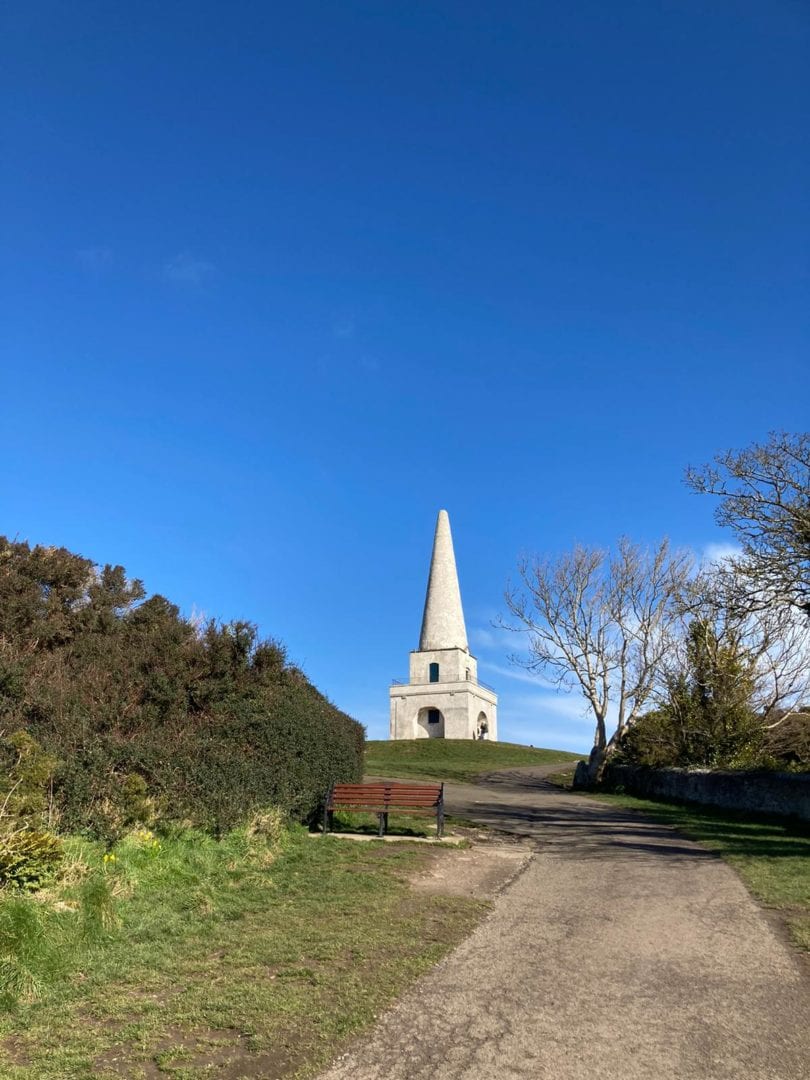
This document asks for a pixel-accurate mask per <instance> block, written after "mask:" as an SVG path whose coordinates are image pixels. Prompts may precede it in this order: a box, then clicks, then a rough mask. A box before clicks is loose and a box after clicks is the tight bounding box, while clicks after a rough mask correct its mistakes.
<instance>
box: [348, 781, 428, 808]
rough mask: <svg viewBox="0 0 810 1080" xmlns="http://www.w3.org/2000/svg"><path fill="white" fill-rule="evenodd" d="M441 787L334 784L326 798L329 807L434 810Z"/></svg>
mask: <svg viewBox="0 0 810 1080" xmlns="http://www.w3.org/2000/svg"><path fill="white" fill-rule="evenodd" d="M443 786H444V785H443V784H384V783H375V784H335V785H334V787H333V788H332V791H331V792H330V794H329V804H330V805H331V806H344V807H346V808H349V807H360V806H362V807H375V808H377V807H379V808H380V809H383V810H384V809H386V808H387V807H392V806H395V807H398V808H400V809H408V808H410V807H413V809H415V810H416V809H421V808H428V807H434V806H438V805H439V803H440V802H441V801H442V788H443Z"/></svg>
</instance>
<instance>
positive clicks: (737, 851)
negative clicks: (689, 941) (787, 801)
mask: <svg viewBox="0 0 810 1080" xmlns="http://www.w3.org/2000/svg"><path fill="white" fill-rule="evenodd" d="M555 779H559V778H555ZM576 794H579V793H578V792H577V793H576ZM586 797H587V798H596V799H599V800H600V801H601V802H609V803H613V804H614V805H615V806H621V807H624V808H626V809H628V810H639V811H643V812H644V813H645V814H646V815H647V816H648V817H651V818H655V820H656V821H660V822H662V823H664V824H666V825H671V826H672V827H673V828H675V829H677V830H678V832H680V833H682V834H683V835H684V836H687V837H689V839H690V840H697V841H698V842H699V843H700V844H702V845H703V847H706V848H709V849H711V850H712V851H716V852H717V854H718V855H720V857H721V858H722V859H724V860H725V861H726V862H727V863H728V864H729V865H730V866H733V867H734V869H735V870H736V871H737V873H738V874H739V875H740V877H741V878H742V880H743V881H744V882H745V884H746V885H747V887H748V889H749V890H750V891H751V893H752V894H753V895H754V896H755V897H756V898H757V900H759V901H760V902H761V903H762V904H763V905H765V906H766V907H768V908H771V909H773V910H774V911H776V912H777V913H778V914H779V916H780V917H781V918H782V920H783V921H784V923H785V924H786V926H787V928H788V930H789V932H790V935H791V937H792V939H793V941H794V942H795V943H796V944H797V945H798V946H800V947H801V948H802V949H806V950H810V827H808V826H807V825H805V824H803V823H802V822H798V821H796V822H794V821H786V820H782V819H780V818H775V817H764V816H763V817H757V816H754V815H751V814H742V813H739V814H738V813H735V812H733V811H731V810H721V809H715V808H713V807H706V806H692V805H686V804H682V803H668V802H659V801H658V800H652V799H640V798H637V797H636V796H635V795H625V794H621V795H620V794H607V793H605V794H603V793H601V792H600V793H598V794H594V795H591V794H586Z"/></svg>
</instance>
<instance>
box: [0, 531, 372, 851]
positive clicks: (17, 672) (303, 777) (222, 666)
mask: <svg viewBox="0 0 810 1080" xmlns="http://www.w3.org/2000/svg"><path fill="white" fill-rule="evenodd" d="M0 723H2V726H3V728H4V729H5V730H6V731H13V730H19V731H20V732H22V735H21V736H20V745H19V746H15V745H8V746H6V747H5V749H3V746H1V745H0V754H5V758H6V761H5V766H6V768H5V770H4V775H5V776H6V777H9V776H11V770H12V769H13V768H16V769H17V771H18V773H20V772H21V770H22V771H24V769H25V768H27V769H28V773H30V774H31V776H30V777H29V781H30V782H29V781H26V784H27V785H28V787H30V788H36V785H37V784H38V783H39V784H40V787H39V788H37V792H38V794H37V793H35V794H34V796H33V800H34V803H36V806H37V807H39V812H42V811H43V809H44V806H45V802H44V801H43V800H44V798H45V789H44V788H43V787H42V784H41V781H42V780H43V778H44V776H45V774H48V782H47V803H48V810H49V813H51V814H52V815H56V816H57V817H58V821H59V825H60V827H61V828H62V829H68V830H83V831H86V832H89V833H92V834H94V835H97V836H101V837H104V838H106V839H108V840H113V839H115V838H116V837H118V836H120V835H121V834H122V833H123V832H124V831H126V830H127V829H128V828H130V827H131V826H132V825H133V824H135V823H142V824H149V823H150V822H153V821H155V820H164V821H165V820H176V821H186V822H188V823H190V824H194V825H197V826H201V827H204V828H208V829H212V830H214V831H222V830H225V829H228V828H230V827H232V826H233V825H234V824H236V823H237V822H238V821H240V820H242V819H244V818H245V817H246V816H247V815H249V814H250V813H251V812H252V811H254V810H256V809H257V808H260V807H263V806H268V805H271V804H273V805H278V806H281V807H283V808H285V809H286V810H288V811H289V812H291V813H293V814H295V815H296V816H299V817H302V818H303V817H306V816H307V815H308V814H310V813H311V812H312V811H313V810H314V808H315V806H316V805H317V802H318V800H319V799H320V797H321V796H322V794H323V792H324V791H325V790H326V788H327V787H328V786H329V784H330V783H331V781H332V780H335V779H343V780H349V779H356V778H358V777H359V775H360V770H361V765H362V752H363V739H364V732H363V729H362V727H361V726H360V725H359V724H358V723H357V722H356V721H354V720H353V719H351V718H350V717H349V716H347V715H346V714H345V713H343V712H341V711H340V710H339V709H337V708H336V707H335V706H334V705H332V703H331V702H329V701H328V700H327V699H326V698H325V697H323V695H322V694H320V693H319V692H318V690H317V689H316V688H315V687H314V686H312V684H311V683H310V682H309V681H308V680H307V678H306V677H305V676H304V675H303V673H302V672H301V671H299V670H298V669H297V668H295V667H294V666H293V665H291V664H290V663H289V662H288V661H287V658H286V655H285V652H284V649H283V647H282V646H281V645H279V644H278V643H276V642H273V641H262V640H260V639H259V638H258V635H257V631H256V628H255V627H254V626H252V625H251V624H249V623H246V622H235V623H230V624H225V625H222V624H217V623H215V622H213V621H211V622H208V623H207V624H206V625H204V626H202V627H200V626H198V625H196V624H194V623H192V622H190V621H189V620H187V619H184V618H182V617H181V615H180V613H179V610H178V608H177V607H175V606H174V605H173V604H171V603H170V602H169V601H168V600H166V599H165V598H164V597H162V596H152V597H149V598H146V595H145V591H144V588H143V586H142V584H141V583H140V582H139V581H133V580H130V579H129V578H127V576H126V573H125V572H124V570H123V568H122V567H120V566H116V567H111V566H106V567H104V568H99V567H96V566H94V565H93V564H92V563H91V562H90V561H89V560H87V559H83V558H81V557H79V556H77V555H74V554H72V553H71V552H69V551H66V550H65V549H63V548H59V549H57V548H42V547H35V548H30V547H29V546H28V545H27V544H20V543H14V542H10V541H8V540H5V539H3V538H0ZM31 739H33V740H36V743H31V742H30V741H29V742H26V741H25V740H31ZM7 742H8V740H7ZM36 745H38V746H39V750H40V756H39V758H38V757H37V754H36V753H35V752H34V751H33V749H32V747H33V746H36ZM24 759H25V760H24ZM51 775H52V779H51V778H50V777H51ZM24 786H25V785H24V784H20V789H22V788H23V787H24ZM37 800H39V801H37ZM31 809H32V812H33V810H34V806H33V805H32V807H31Z"/></svg>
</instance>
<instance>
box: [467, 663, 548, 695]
mask: <svg viewBox="0 0 810 1080" xmlns="http://www.w3.org/2000/svg"><path fill="white" fill-rule="evenodd" d="M481 666H482V667H483V668H484V669H485V671H486V672H487V674H491V673H492V672H495V674H496V675H501V676H503V677H504V678H505V679H511V680H512V681H513V682H522V683H528V684H529V685H530V686H536V687H537V688H538V689H540V688H544V689H547V690H556V689H557V685H556V683H553V682H552V681H551V680H550V679H544V678H543V676H542V675H534V674H532V672H531V671H526V670H525V668H520V667H509V666H508V665H506V664H493V663H490V662H489V661H487V662H486V663H482V665H481Z"/></svg>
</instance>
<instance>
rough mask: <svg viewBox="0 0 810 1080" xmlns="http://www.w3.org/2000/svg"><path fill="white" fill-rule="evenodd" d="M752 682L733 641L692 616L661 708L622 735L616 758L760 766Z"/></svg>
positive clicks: (722, 766) (758, 724)
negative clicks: (679, 661) (680, 661)
mask: <svg viewBox="0 0 810 1080" xmlns="http://www.w3.org/2000/svg"><path fill="white" fill-rule="evenodd" d="M753 685H754V683H753V671H752V668H751V665H750V662H749V661H747V659H746V658H745V656H744V655H743V653H742V651H741V650H740V649H739V647H738V645H737V643H736V642H735V641H734V640H732V639H723V640H721V639H720V638H719V637H718V635H717V633H716V632H715V630H714V628H713V627H712V626H711V625H710V624H709V623H707V622H705V621H702V620H700V619H695V620H693V622H692V623H691V625H690V627H689V635H688V639H687V650H686V657H685V663H684V666H683V669H682V670H680V671H677V672H675V673H673V674H672V676H671V677H670V679H669V686H668V693H667V696H666V699H665V700H664V701H663V702H662V704H661V706H660V707H659V708H658V709H656V710H654V711H652V712H649V713H647V714H646V715H645V716H641V717H639V719H638V720H637V721H636V722H635V724H633V726H632V727H630V728H629V729H628V730H627V732H626V733H625V734H624V736H623V738H622V742H621V744H620V747H619V752H618V754H617V760H623V761H625V762H627V763H629V764H633V765H649V766H652V767H657V766H659V767H660V766H668V765H672V766H685V767H689V766H696V767H706V768H717V769H727V768H751V767H753V766H756V765H758V764H760V763H761V761H762V756H763V744H764V739H765V729H764V726H763V722H762V719H761V717H759V716H758V715H757V713H756V711H755V710H754V708H753V707H752V704H751V699H752V695H753Z"/></svg>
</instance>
